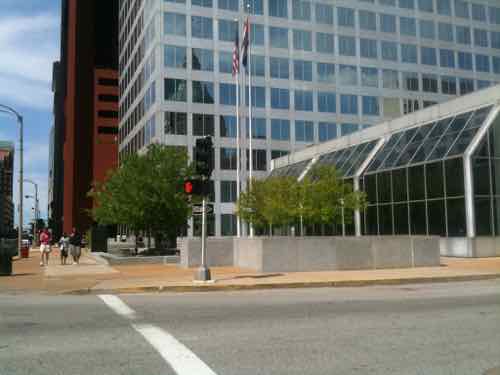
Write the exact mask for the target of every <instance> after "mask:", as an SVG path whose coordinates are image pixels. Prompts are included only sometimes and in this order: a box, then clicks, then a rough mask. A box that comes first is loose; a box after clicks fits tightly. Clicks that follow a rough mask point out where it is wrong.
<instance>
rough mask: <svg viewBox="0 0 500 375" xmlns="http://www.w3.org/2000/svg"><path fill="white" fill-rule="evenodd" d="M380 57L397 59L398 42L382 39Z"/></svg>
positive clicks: (389, 59)
mask: <svg viewBox="0 0 500 375" xmlns="http://www.w3.org/2000/svg"><path fill="white" fill-rule="evenodd" d="M381 43H382V46H381V47H382V59H383V60H388V61H398V44H397V43H396V42H387V41H382V42H381Z"/></svg>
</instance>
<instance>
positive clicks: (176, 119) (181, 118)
mask: <svg viewBox="0 0 500 375" xmlns="http://www.w3.org/2000/svg"><path fill="white" fill-rule="evenodd" d="M164 130H165V134H175V135H187V114H186V113H183V112H165V129H164Z"/></svg>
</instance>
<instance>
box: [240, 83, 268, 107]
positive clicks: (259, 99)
mask: <svg viewBox="0 0 500 375" xmlns="http://www.w3.org/2000/svg"><path fill="white" fill-rule="evenodd" d="M245 98H246V104H247V105H248V86H247V87H246V90H245ZM265 107H266V88H265V87H260V86H252V108H265Z"/></svg>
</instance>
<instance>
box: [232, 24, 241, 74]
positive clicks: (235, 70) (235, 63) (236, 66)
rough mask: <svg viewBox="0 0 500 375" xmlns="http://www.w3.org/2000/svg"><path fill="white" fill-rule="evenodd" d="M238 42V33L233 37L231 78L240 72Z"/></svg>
mask: <svg viewBox="0 0 500 375" xmlns="http://www.w3.org/2000/svg"><path fill="white" fill-rule="evenodd" d="M239 44H240V41H239V38H238V33H236V36H235V37H234V48H233V77H234V76H235V75H236V74H238V73H239V72H240V45H239Z"/></svg>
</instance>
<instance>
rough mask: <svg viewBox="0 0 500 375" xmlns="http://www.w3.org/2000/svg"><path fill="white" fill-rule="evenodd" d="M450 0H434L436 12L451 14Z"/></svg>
mask: <svg viewBox="0 0 500 375" xmlns="http://www.w3.org/2000/svg"><path fill="white" fill-rule="evenodd" d="M450 1H451V0H436V6H437V12H438V13H439V14H441V15H443V16H451V3H450Z"/></svg>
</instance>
